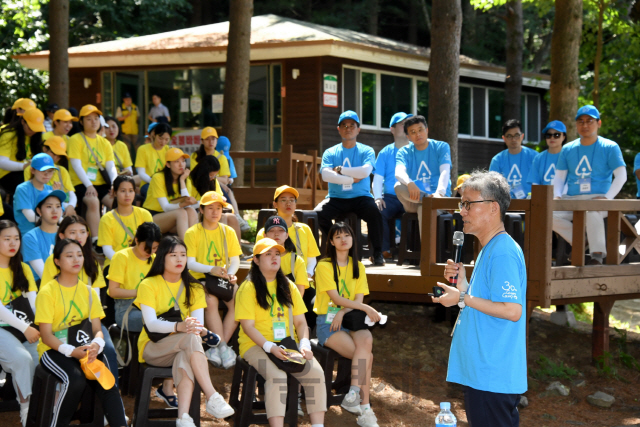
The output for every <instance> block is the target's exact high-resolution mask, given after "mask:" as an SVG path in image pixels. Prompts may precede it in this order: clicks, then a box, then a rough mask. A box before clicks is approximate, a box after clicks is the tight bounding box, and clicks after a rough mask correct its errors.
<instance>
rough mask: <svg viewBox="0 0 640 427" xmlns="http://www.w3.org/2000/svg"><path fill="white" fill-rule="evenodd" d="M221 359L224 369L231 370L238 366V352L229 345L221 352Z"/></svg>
mask: <svg viewBox="0 0 640 427" xmlns="http://www.w3.org/2000/svg"><path fill="white" fill-rule="evenodd" d="M220 358H221V359H222V367H223V368H224V369H229V368H231V367H233V366H235V365H236V352H235V351H233V349H232V348H231V347H229V346H228V345H225V346H224V348H223V349H221V350H220Z"/></svg>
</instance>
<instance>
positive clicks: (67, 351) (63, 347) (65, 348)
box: [58, 344, 76, 357]
mask: <svg viewBox="0 0 640 427" xmlns="http://www.w3.org/2000/svg"><path fill="white" fill-rule="evenodd" d="M75 349H76V348H75V347H74V346H72V345H71V344H60V346H58V352H60V353H62V354H64V355H65V356H67V357H71V353H73V350H75Z"/></svg>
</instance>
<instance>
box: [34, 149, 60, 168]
mask: <svg viewBox="0 0 640 427" xmlns="http://www.w3.org/2000/svg"><path fill="white" fill-rule="evenodd" d="M31 167H32V168H34V169H35V170H37V171H40V172H44V171H46V170H49V169H58V167H57V166H56V164H55V163H53V159H52V158H51V156H50V155H48V154H45V153H40V154H36V155H35V156H33V159H31Z"/></svg>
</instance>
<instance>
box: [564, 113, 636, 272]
mask: <svg viewBox="0 0 640 427" xmlns="http://www.w3.org/2000/svg"><path fill="white" fill-rule="evenodd" d="M601 125H602V121H601V120H600V112H599V111H598V109H597V108H596V107H594V106H593V105H585V106H584V107H581V108H580V109H579V110H578V113H577V114H576V126H577V128H578V135H580V138H579V139H576V140H575V141H572V142H570V143H568V144H566V145H565V146H564V147H562V151H561V152H560V158H559V159H558V164H557V166H556V176H555V178H554V179H553V193H554V197H555V198H556V199H560V198H562V199H569V200H586V199H613V198H615V197H616V195H617V194H618V193H619V192H620V190H621V189H622V186H623V185H624V183H625V182H626V181H627V169H626V166H625V163H624V159H623V158H622V151H620V147H619V146H618V144H616V143H615V142H614V141H611V140H609V139H606V138H602V137H601V136H598V129H600V126H601ZM612 175H613V181H611V176H612ZM565 182H568V183H569V191H568V192H567V194H566V195H564V196H563V195H562V190H563V188H564V185H565ZM586 216H587V218H586V223H587V224H586V229H587V240H588V241H589V250H590V252H591V261H589V264H594V265H597V264H602V263H603V261H604V258H605V257H606V256H607V242H606V237H605V231H604V221H603V220H602V219H603V218H606V217H607V212H606V211H602V212H600V211H588V212H587V215H586ZM572 220H573V212H554V213H553V231H555V232H556V233H558V234H559V235H561V236H562V237H563V238H564V239H565V240H566V241H567V242H569V243H571V242H572V241H573V239H572V238H573V224H572V223H571V221H572Z"/></svg>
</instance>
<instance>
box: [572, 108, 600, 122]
mask: <svg viewBox="0 0 640 427" xmlns="http://www.w3.org/2000/svg"><path fill="white" fill-rule="evenodd" d="M580 116H589V117H593V118H594V119H598V120H600V112H599V111H598V109H597V108H596V107H594V106H593V105H585V106H584V107H580V109H578V113H577V114H576V120H578V118H579V117H580Z"/></svg>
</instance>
